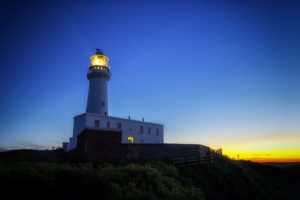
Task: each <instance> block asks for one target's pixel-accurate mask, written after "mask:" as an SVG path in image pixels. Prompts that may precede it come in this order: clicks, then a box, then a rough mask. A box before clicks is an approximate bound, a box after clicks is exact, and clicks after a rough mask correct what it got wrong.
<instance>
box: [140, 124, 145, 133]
mask: <svg viewBox="0 0 300 200" xmlns="http://www.w3.org/2000/svg"><path fill="white" fill-rule="evenodd" d="M143 132H144V127H143V126H140V133H141V134H143Z"/></svg>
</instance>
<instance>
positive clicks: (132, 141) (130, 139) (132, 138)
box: [127, 136, 134, 144]
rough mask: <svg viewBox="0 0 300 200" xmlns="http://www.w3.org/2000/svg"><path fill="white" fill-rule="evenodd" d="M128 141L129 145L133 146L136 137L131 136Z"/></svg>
mask: <svg viewBox="0 0 300 200" xmlns="http://www.w3.org/2000/svg"><path fill="white" fill-rule="evenodd" d="M127 140H128V143H130V144H133V143H134V137H132V136H129V137H128V138H127Z"/></svg>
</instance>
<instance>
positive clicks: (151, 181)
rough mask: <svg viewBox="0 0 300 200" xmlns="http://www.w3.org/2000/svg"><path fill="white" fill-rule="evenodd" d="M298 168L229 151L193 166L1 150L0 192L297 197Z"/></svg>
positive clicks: (113, 196) (16, 194) (51, 195)
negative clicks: (96, 160) (236, 156)
mask: <svg viewBox="0 0 300 200" xmlns="http://www.w3.org/2000/svg"><path fill="white" fill-rule="evenodd" d="M289 167H290V166H289ZM296 168H297V167H295V166H294V167H293V168H292V169H293V170H289V169H290V168H287V169H285V168H283V167H276V166H270V165H263V164H259V163H253V162H247V161H234V160H230V159H228V158H226V157H219V158H217V159H216V160H215V162H214V163H211V164H205V165H200V166H193V167H187V166H186V167H175V166H173V165H169V164H166V163H164V162H160V161H155V162H143V163H142V162H139V163H110V164H99V163H81V162H78V161H76V159H74V156H72V155H71V154H68V153H66V152H63V151H58V150H57V151H32V150H31V151H28V150H26V151H10V152H3V153H0V192H1V195H2V196H5V197H6V196H8V197H9V198H7V199H16V198H20V199H21V198H30V199H53V198H68V199H69V198H70V199H143V200H147V199H199V200H203V199H207V200H217V199H218V200H222V199H223V200H226V199H245V200H248V199H249V200H250V199H266V200H268V199H270V200H271V199H272V200H273V199H275V200H276V199H278V200H279V199H290V200H293V199H295V200H296V199H300V198H299V197H300V194H299V191H298V188H300V182H299V178H300V177H299V174H298V173H297V172H298V170H296ZM298 169H299V168H298Z"/></svg>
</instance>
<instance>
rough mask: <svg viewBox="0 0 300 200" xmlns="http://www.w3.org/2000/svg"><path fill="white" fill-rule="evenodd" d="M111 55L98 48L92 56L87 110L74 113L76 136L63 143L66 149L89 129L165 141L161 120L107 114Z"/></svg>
mask: <svg viewBox="0 0 300 200" xmlns="http://www.w3.org/2000/svg"><path fill="white" fill-rule="evenodd" d="M110 76H111V73H110V67H109V64H108V58H107V57H106V56H105V55H104V54H103V52H102V51H100V50H99V49H96V53H95V54H94V55H93V56H92V57H91V61H90V64H89V67H88V73H87V78H88V79H89V81H90V84H89V94H88V101H87V107H86V112H85V113H83V114H80V115H77V116H75V117H74V126H73V136H72V137H71V138H70V140H69V143H67V142H65V143H64V144H63V146H64V148H65V149H68V150H72V149H75V148H76V147H77V139H78V136H79V135H80V134H81V133H83V132H85V131H87V130H89V131H91V130H92V131H94V132H95V133H96V134H105V133H107V132H109V131H111V132H118V133H121V137H122V138H121V143H122V144H126V143H135V144H141V143H146V144H162V143H163V142H164V127H163V125H162V124H157V123H152V122H146V121H144V119H143V120H141V121H140V120H133V119H130V118H128V119H124V118H120V117H112V116H109V115H108V92H107V85H108V81H109V80H110Z"/></svg>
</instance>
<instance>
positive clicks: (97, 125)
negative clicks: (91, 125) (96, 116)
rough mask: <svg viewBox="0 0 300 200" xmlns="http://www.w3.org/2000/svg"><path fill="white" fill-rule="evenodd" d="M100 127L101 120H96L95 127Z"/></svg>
mask: <svg viewBox="0 0 300 200" xmlns="http://www.w3.org/2000/svg"><path fill="white" fill-rule="evenodd" d="M99 126H100V121H99V120H95V127H96V128H99Z"/></svg>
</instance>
